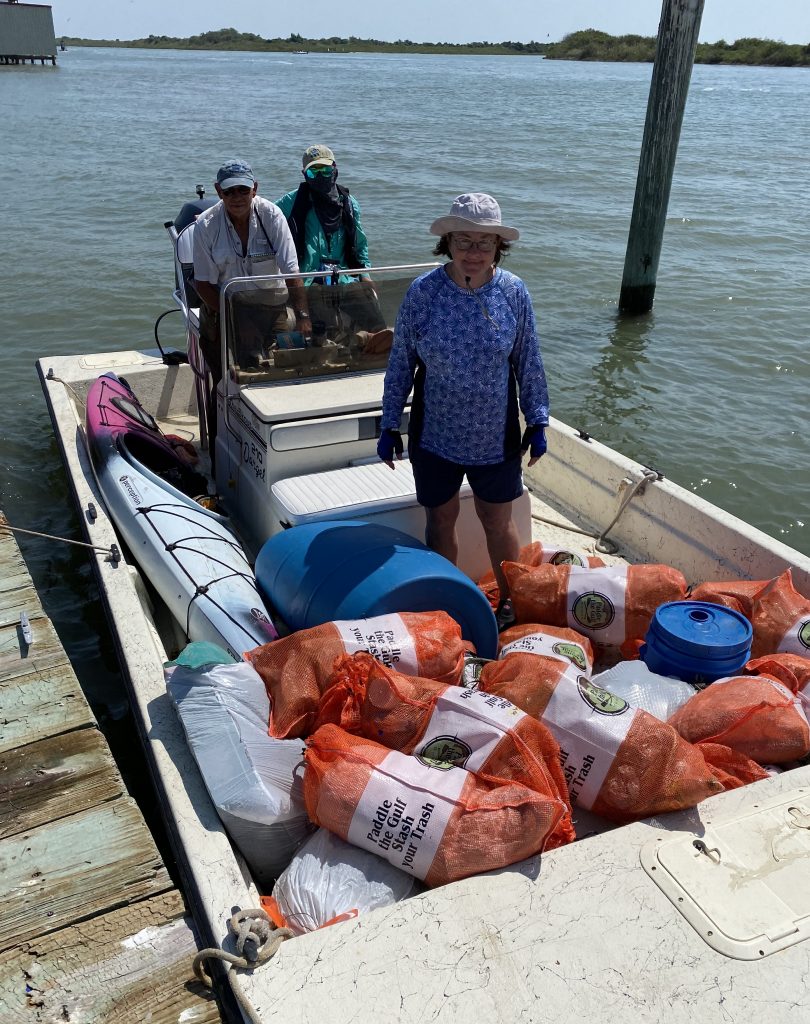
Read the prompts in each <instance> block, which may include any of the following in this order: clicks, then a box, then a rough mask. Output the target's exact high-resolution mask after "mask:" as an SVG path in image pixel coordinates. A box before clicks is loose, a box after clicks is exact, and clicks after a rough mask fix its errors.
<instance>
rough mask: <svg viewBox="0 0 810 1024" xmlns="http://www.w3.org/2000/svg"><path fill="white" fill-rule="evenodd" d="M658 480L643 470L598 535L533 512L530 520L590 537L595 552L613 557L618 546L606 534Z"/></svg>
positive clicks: (655, 474) (646, 470) (651, 471)
mask: <svg viewBox="0 0 810 1024" xmlns="http://www.w3.org/2000/svg"><path fill="white" fill-rule="evenodd" d="M658 479H659V474H658V472H657V471H656V470H654V469H645V470H644V472H643V474H642V476H641V479H640V480H636V482H635V483H634V484H633V486H632V487H630V488H629V489H628V491H627V493H626V494H625V496H624V497H623V498H622V502H621V504H620V505H619V510H618V512H617V513H616V515H615V516H614V517H613V518H612V519H611V521H610V522H609V523H608V525H607V526H606V527H605V529H604V530H602V532H601V533H599V534H596V533H590V532H589V531H588V530H580V529H579V527H577V526H571V525H569V524H568V523H560V522H557V521H556V520H554V519H546V517H545V516H539V515H537V514H536V513H535V512H532V519H535V520H536V521H537V522H538V523H547V524H548V525H549V526H554V527H556V528H557V529H558V530H565V531H567V532H568V533H579V534H581V535H582V536H583V537H590V538H591V540H595V541H596V544H595V545H594V548H595V550H596V551H599V552H601V553H602V554H603V555H615V554H616V552H617V551H618V550H619V546H618V544H616V543H615V541H612V540H609V539H608V537H607V534H608V533H609V532H610V531H611V530H612V529H613V527H614V526H615V525H616V523H617V522H618V521H619V518H620V516H621V514H622V513H623V512H624V510H625V509H626V508H627V506H628V505H629V504H630V502H631V501H632V500H633V498H634V497H635V496H636V494H638V492H639V491H640V490H642V488H644V487H645V486H646V485H647V484H648V483H652V482H653V481H654V480H658Z"/></svg>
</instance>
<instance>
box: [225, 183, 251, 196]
mask: <svg viewBox="0 0 810 1024" xmlns="http://www.w3.org/2000/svg"><path fill="white" fill-rule="evenodd" d="M220 191H221V192H222V194H223V195H224V196H228V198H230V197H231V196H246V195H248V194H249V193H251V192H252V191H253V189H252V188H249V187H248V186H247V185H234V186H233V188H223V189H220Z"/></svg>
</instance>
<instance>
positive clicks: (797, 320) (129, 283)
mask: <svg viewBox="0 0 810 1024" xmlns="http://www.w3.org/2000/svg"><path fill="white" fill-rule="evenodd" d="M650 70H651V69H650V67H649V66H647V65H614V64H573V63H558V62H551V61H544V60H540V59H536V58H518V57H491V58H490V57H442V56H388V55H386V56H383V55H359V54H358V55H353V54H339V55H338V54H334V55H329V54H323V55H316V54H308V55H292V56H291V55H281V54H278V55H274V54H239V53H175V52H145V51H137V50H130V51H126V50H120V51H118V50H103V49H72V50H69V51H68V52H66V53H62V54H60V55H59V66H58V68H56V69H52V68H30V67H29V68H2V69H0V100H2V106H3V110H4V118H3V120H4V127H3V142H2V146H0V172H1V173H2V181H3V189H2V192H0V212H1V213H2V225H3V239H4V241H5V246H4V251H5V260H4V264H5V265H4V274H3V277H4V282H3V285H4V286H3V306H2V308H3V332H2V333H3V338H4V342H3V345H2V347H0V389H2V413H1V415H2V420H0V446H2V467H1V468H0V506H2V507H3V508H4V509H5V510H6V512H7V513H8V515H9V518H10V520H11V522H12V523H17V524H18V525H20V526H24V527H27V528H29V529H34V530H43V531H47V532H50V533H55V534H61V535H68V536H72V537H74V538H78V537H79V536H80V535H79V532H78V524H77V521H76V518H75V515H74V513H73V511H72V508H71V502H70V497H69V494H68V489H67V484H66V481H65V479H64V476H63V473H62V468H61V464H60V461H59V455H58V452H57V449H56V446H55V443H54V441H53V438H52V435H51V430H50V423H49V420H48V415H47V412H46V408H45V404H44V401H43V399H42V397H41V392H40V387H39V383H38V381H37V377H36V374H35V370H34V361H35V359H36V358H37V357H39V356H45V355H47V354H49V353H71V352H77V351H93V350H96V351H98V350H109V349H116V348H121V347H127V348H132V347H139V346H149V345H151V344H152V343H153V342H152V328H153V324H154V321H155V319H156V318H157V316H158V315H159V314H160V313H161V312H162V311H163V310H165V309H168V308H169V307H170V305H171V302H170V299H169V296H170V292H171V284H172V261H171V252H170V246H169V242H168V237H167V236H166V234H165V232H164V230H163V227H162V225H163V222H164V221H166V220H170V219H172V218H173V217H174V216H175V215H176V213H177V212H178V210H179V209H180V206H181V205H182V203H183V202H185V201H186V200H187V199H189V198H193V195H194V185H195V184H196V183H197V182H203V183H206V184H208V183H210V182H211V181H212V179H213V176H214V173H215V171H216V168H217V167H218V166H219V164H220V163H221V162H222V161H223V159H224V158H226V157H228V156H231V155H233V154H239V155H244V156H245V157H246V158H247V159H249V160H250V161H251V162H252V164H253V167H254V169H255V171H256V173H257V175H258V177H259V179H260V191H261V192H262V194H263V195H265V196H267V197H268V198H275V197H277V196H278V195H280V194H281V193H283V192H285V191H287V190H288V189H290V188H292V187H294V186H295V185H296V184H297V181H298V180H299V177H298V174H299V171H298V169H299V166H300V164H299V160H300V153H301V152H302V150H303V148H304V147H305V146H306V145H308V144H310V143H312V142H315V141H323V142H326V143H328V144H329V145H331V146H332V147H333V148H334V149H335V151H336V153H337V158H338V163H339V166H340V172H341V181H342V183H344V184H346V185H348V186H349V187H350V188H351V189H352V191H353V192H354V193H356V195H357V197H358V199H359V201H360V203H361V206H362V209H363V219H364V225H365V228H366V231H367V233H368V235H369V238H370V240H371V250H372V257H373V258H375V259H376V260H378V261H380V262H385V263H394V262H421V261H422V260H424V259H428V258H429V253H430V247H431V241H432V240H431V236H429V235H428V233H427V225H428V224H429V223H430V221H431V220H432V219H433V218H434V217H435V216H438V215H440V214H443V213H445V212H446V210H447V208H448V207H449V203H450V201H451V199H452V197H453V196H454V195H456V194H457V193H459V192H462V191H467V190H485V191H490V192H492V193H494V194H495V195H496V197H497V198H498V199H499V200H500V202H501V205H502V207H503V210H504V216H505V219H506V220H507V221H508V222H511V223H514V224H515V225H517V226H518V227H519V228H520V229H521V232H522V238H521V240H520V242H519V243H517V245H516V246H515V248H514V250H513V253H512V254H511V255H510V257H509V262H508V263H507V266H508V267H510V268H511V269H513V270H514V271H516V272H517V273H518V274H520V275H521V276H522V277H523V278H524V279H525V281H526V282H527V284H528V286H529V288H530V291H531V293H532V296H533V299H534V303H535V308H536V311H537V315H538V319H539V323H540V327H541V332H542V338H543V344H544V351H545V359H546V365H547V369H548V372H549V383H550V389H551V396H552V412H553V414H554V415H556V416H558V417H559V418H561V419H563V420H565V421H567V422H569V423H571V424H572V425H574V426H578V427H583V428H585V429H587V430H588V431H589V432H590V433H591V434H592V435H593V436H595V437H596V438H598V439H599V440H601V441H604V442H605V443H607V444H609V445H611V446H613V447H615V448H619V449H621V450H622V451H624V452H625V453H626V454H627V455H630V456H632V457H634V458H637V459H639V460H640V461H642V462H645V463H648V464H652V465H654V466H656V467H657V468H658V469H660V470H662V471H663V472H664V473H665V474H666V475H667V476H669V477H671V478H672V479H673V480H675V481H677V482H678V483H680V484H682V485H684V486H686V487H689V488H692V489H693V490H695V491H697V492H698V493H700V494H701V495H703V496H704V497H706V498H708V499H709V500H710V501H713V502H715V503H717V504H718V505H721V506H722V507H724V508H726V509H728V510H729V511H731V512H733V513H735V514H736V515H739V516H741V517H742V518H744V519H746V520H748V521H749V522H751V523H754V524H755V525H756V526H758V527H761V528H762V529H764V530H766V531H767V532H769V533H771V534H773V535H774V536H777V537H779V538H780V539H782V540H784V541H786V542H787V543H789V544H791V545H793V546H795V547H797V548H799V549H800V550H802V551H805V552H807V553H810V526H808V525H807V520H808V514H810V509H808V472H807V465H808V454H810V444H809V443H808V428H807V408H808V382H810V345H809V344H808V296H809V295H810V288H809V286H810V253H809V252H808V242H807V238H808V232H807V224H808V208H807V204H808V195H810V188H809V187H808V185H809V184H810V183H809V182H808V173H809V171H808V168H810V142H808V140H809V139H810V102H808V101H809V100H810V72H808V71H807V70H805V69H787V68H772V69H771V68H768V69H766V68H732V67H698V68H696V69H695V71H694V75H693V80H692V86H691V90H690V95H689V101H688V105H687V110H686V115H685V119H684V126H683V131H682V135H681V144H680V150H679V156H678V164H677V167H676V172H675V179H674V182H673V187H672V194H671V199H670V206H669V216H668V221H667V228H666V235H665V238H664V249H663V253H662V257H661V264H660V268H659V277H658V288H657V293H656V302H655V308H654V311H653V312H652V313H651V314H649V315H648V316H645V317H642V318H638V319H635V320H619V319H618V318H617V315H616V300H617V297H618V293H619V287H620V282H621V274H622V268H623V262H624V251H625V245H626V240H627V230H628V225H629V221H630V212H631V209H632V202H633V193H634V188H635V177H636V170H637V165H638V154H639V148H640V145H641V137H642V130H643V125H644V116H645V110H646V102H647V94H648V90H649V80H650ZM209 189H210V186H209ZM178 321H179V317H174V318H172V317H170V318H168V319H167V320H165V321H164V322H163V325H162V329H161V330H162V338H163V339H164V340H165V341H166V342H168V343H170V344H172V343H173V344H180V343H182V337H181V334H180V332H179V330H178V327H177V322H178ZM173 324H174V326H172V325H173ZM22 544H23V548H24V553H25V555H26V557H27V559H28V561H29V565H30V567H31V569H32V571H33V574H34V576H35V579H36V582H37V584H38V585H39V586H40V588H41V589H42V591H43V594H44V596H45V600H46V606H47V610H48V612H49V613H50V615H51V616H52V618H53V619H54V620H55V622H56V625H57V628H58V629H59V631H60V634H61V635H62V638H63V641H64V642H65V644H66V646H67V648H68V651H69V653H70V654H71V656H72V658H73V659H74V663H75V664H76V666H77V669H78V671H79V674H80V677H81V679H82V682H83V685H84V687H85V690H86V692H87V693H88V695H89V696H90V699H91V700H92V702H93V704H94V707H95V708H96V711H97V713H98V714H99V716H100V718H101V719H102V721H103V722H105V723H106V724H107V727H108V730H114V728H115V727H114V725H113V724H112V723H113V721H114V720H115V719H117V718H119V717H120V716H121V715H122V714H123V713H124V697H123V695H122V694H121V692H120V688H119V687H118V685H117V683H116V680H115V659H114V655H113V651H112V647H111V644H110V641H109V639H108V637H107V635H106V633H105V631H104V627H103V617H102V615H101V613H100V611H99V606H98V603H97V601H96V598H95V590H94V586H93V582H92V577H91V573H90V570H89V567H88V565H87V562H86V559H85V558H84V554H83V552H82V551H81V549H79V548H69V547H67V546H63V545H59V544H55V543H52V542H46V541H28V540H25V541H22Z"/></svg>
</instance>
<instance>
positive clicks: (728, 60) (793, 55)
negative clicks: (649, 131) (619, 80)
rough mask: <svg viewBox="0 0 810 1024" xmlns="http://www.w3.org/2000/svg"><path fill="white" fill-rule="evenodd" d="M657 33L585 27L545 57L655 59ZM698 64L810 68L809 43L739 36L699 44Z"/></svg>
mask: <svg viewBox="0 0 810 1024" xmlns="http://www.w3.org/2000/svg"><path fill="white" fill-rule="evenodd" d="M655 45H656V37H655V36H634V35H627V36H611V35H608V34H607V32H598V31H597V30H596V29H592V28H589V29H586V30H585V31H583V32H572V33H571V34H570V35H567V36H565V37H564V38H563V39H562V40H561V41H560V42H559V43H550V44H549V46H548V48H547V49H546V57H548V58H550V59H552V60H603V61H637V62H641V63H644V62H646V63H652V61H653V60H654V59H655ZM695 63H697V64H765V65H771V66H777V67H810V43H808V44H807V45H806V46H805V45H802V44H801V43H779V42H776V41H775V40H773V39H751V38H746V39H738V40H737V41H736V42H734V43H727V42H726V41H725V39H720V40H719V41H718V42H716V43H698V45H697V50H696V52H695Z"/></svg>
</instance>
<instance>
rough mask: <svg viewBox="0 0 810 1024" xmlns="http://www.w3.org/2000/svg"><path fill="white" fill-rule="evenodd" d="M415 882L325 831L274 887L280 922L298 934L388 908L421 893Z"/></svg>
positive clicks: (303, 849)
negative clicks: (381, 908) (380, 908)
mask: <svg viewBox="0 0 810 1024" xmlns="http://www.w3.org/2000/svg"><path fill="white" fill-rule="evenodd" d="M420 889H421V886H419V883H418V882H417V881H416V879H414V878H413V877H411V876H410V875H407V874H405V872H404V871H400V870H399V869H398V868H395V867H394V866H393V865H392V864H389V863H388V862H387V861H384V860H382V859H381V858H380V857H378V856H376V854H373V853H369V852H368V851H367V850H361V849H359V847H357V846H351V845H350V844H349V843H346V842H344V841H343V840H342V839H340V838H339V837H338V836H336V835H333V833H331V832H329V831H328V830H327V829H325V828H320V829H318V831H317V832H316V833H315V834H314V835H313V836H310V838H309V839H307V841H306V842H305V843H304V845H303V846H302V847H301V848H300V849H299V850H298V851H297V853H296V854H295V856H294V857H293V859H292V861H291V862H290V864H289V865H288V867H287V868H286V869H285V870H284V872H283V873H282V874H281V877H280V878H279V879H278V881H277V882H276V884H275V886H274V887H273V897H272V898H273V900H274V901H275V907H274V908H273V909H274V910H275V911H276V913H275V914H273V916H274V917H277V918H278V921H279V923H282V924H283V925H285V926H286V927H287V928H291V929H292V930H293V931H294V932H295V933H296V935H303V934H304V932H311V931H314V930H315V929H316V928H323V927H324V925H327V924H335V923H337V922H338V921H343V920H349V919H350V918H353V917H357V916H358V915H359V914H364V913H366V912H367V911H369V910H376V909H377V908H378V907H388V906H390V905H391V904H392V903H398V902H399V901H400V900H404V899H406V898H407V897H408V896H411V895H413V894H414V893H415V892H417V891H419V890H420Z"/></svg>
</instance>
